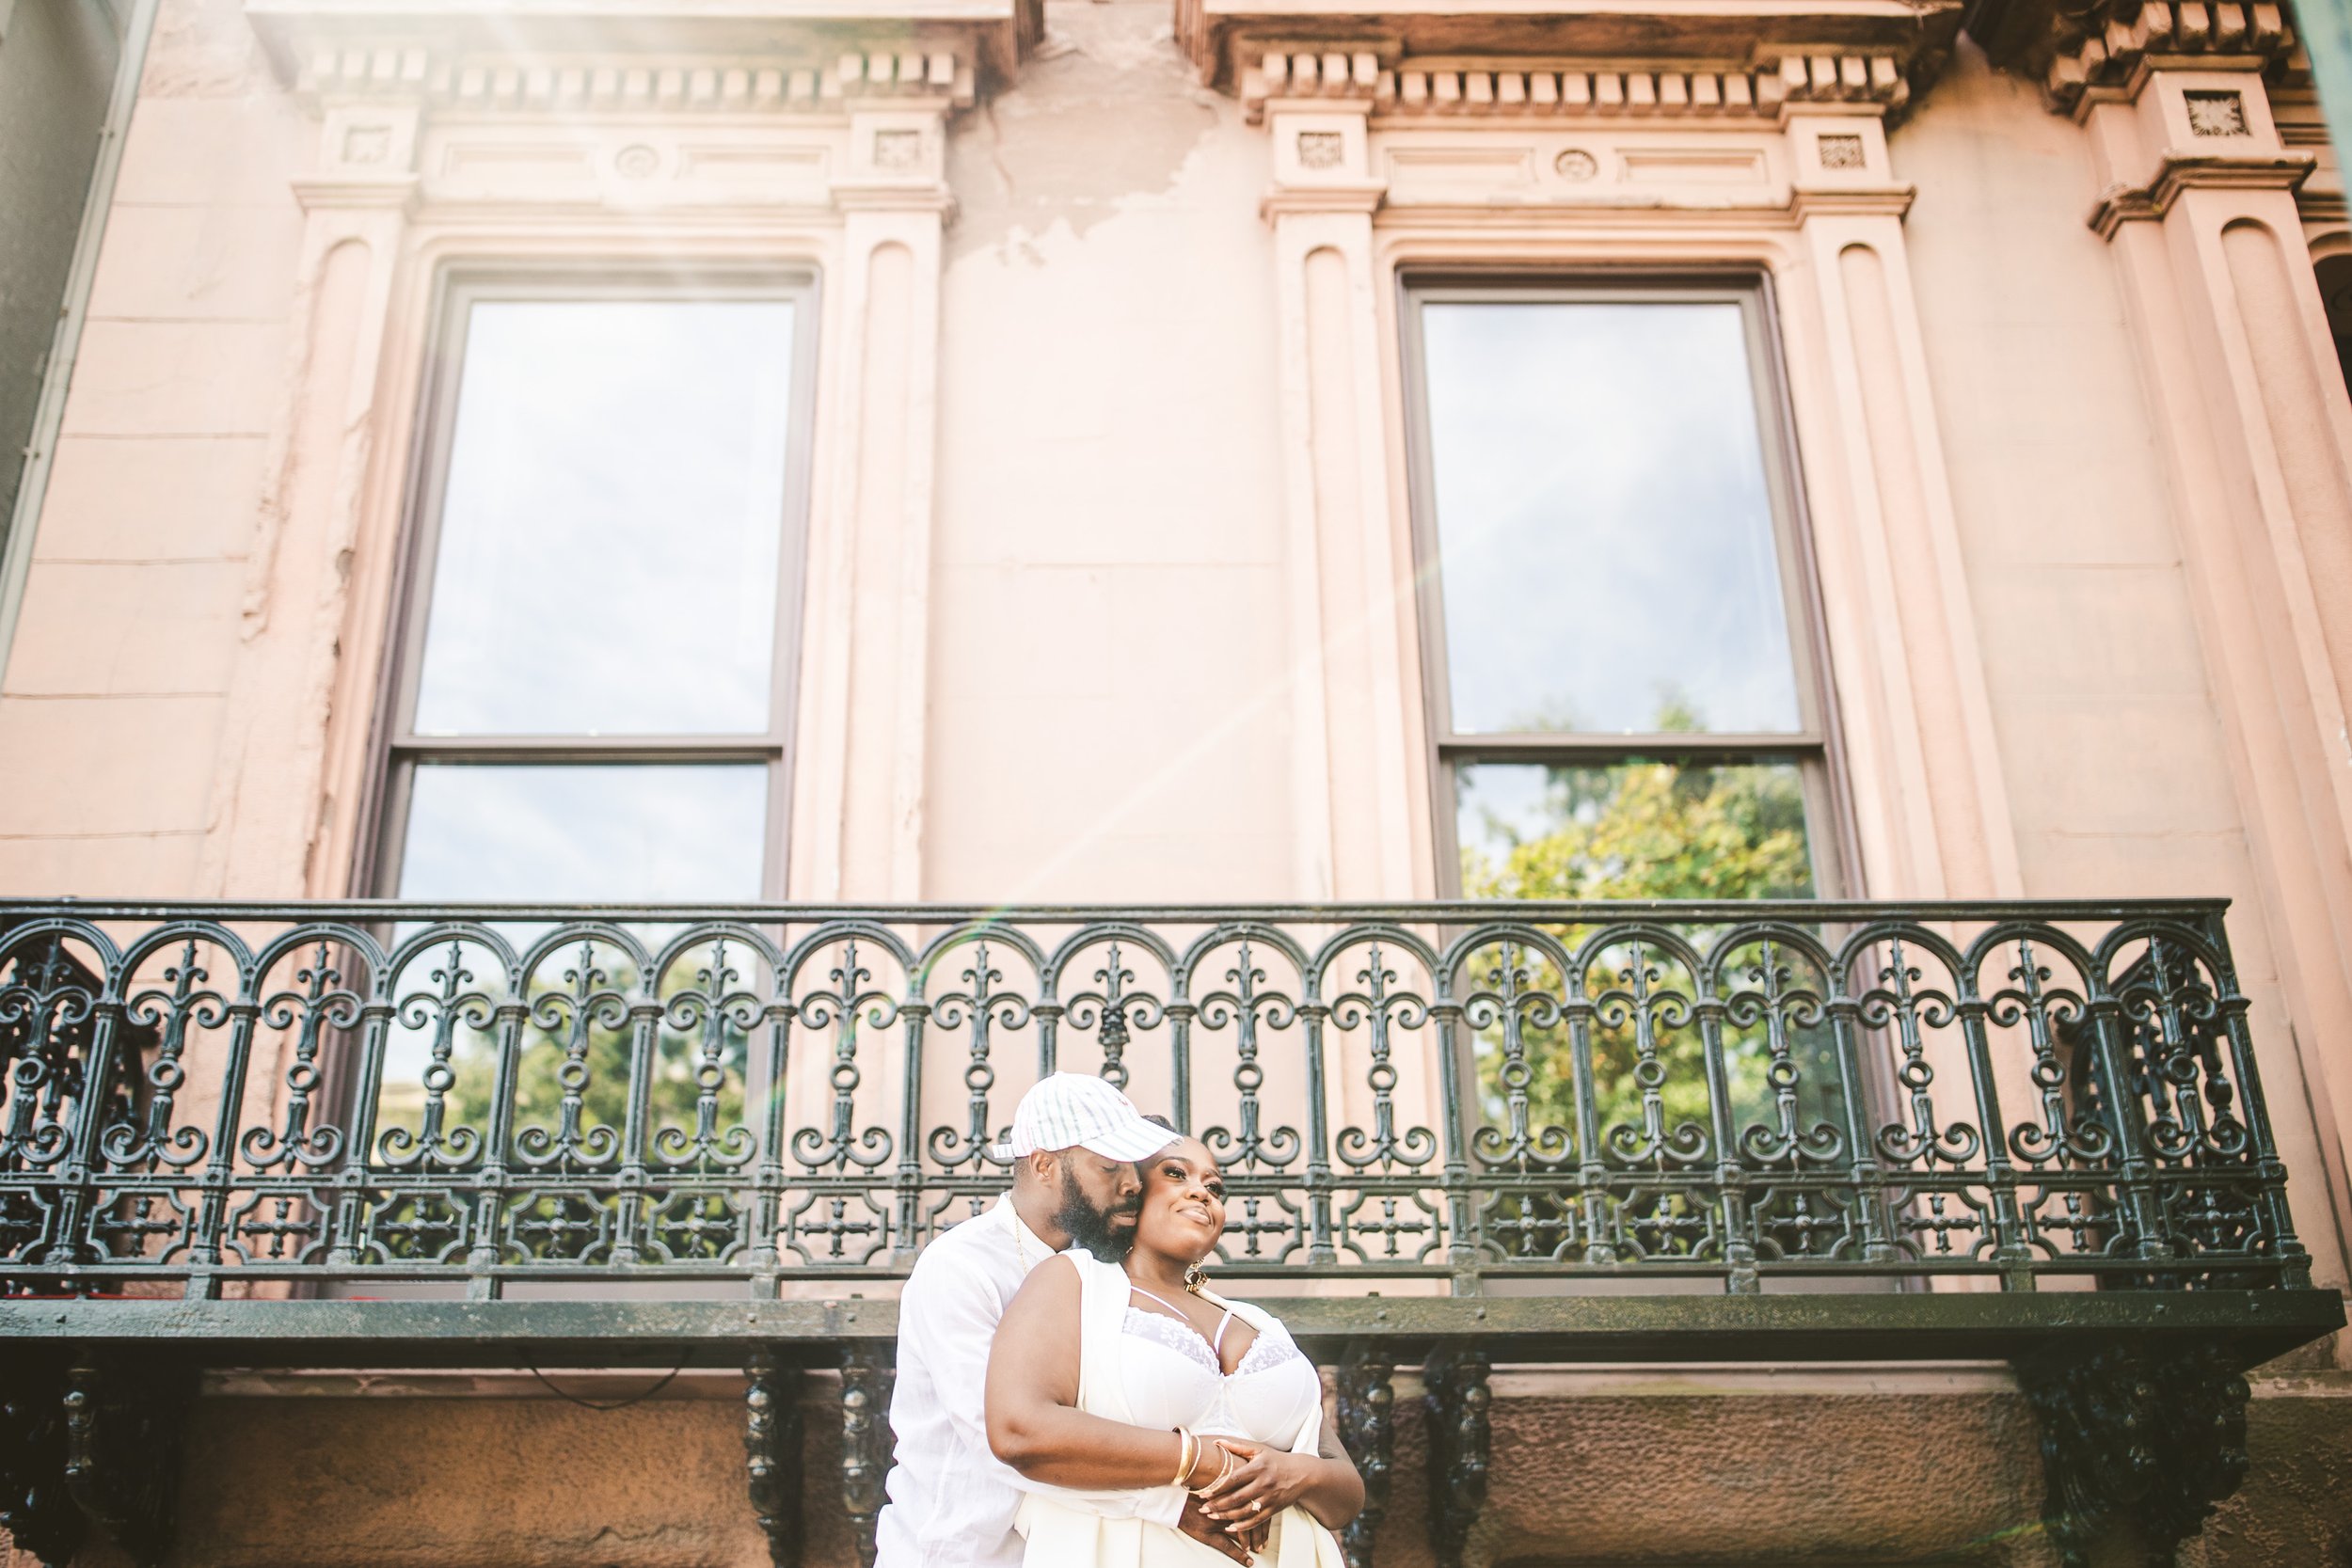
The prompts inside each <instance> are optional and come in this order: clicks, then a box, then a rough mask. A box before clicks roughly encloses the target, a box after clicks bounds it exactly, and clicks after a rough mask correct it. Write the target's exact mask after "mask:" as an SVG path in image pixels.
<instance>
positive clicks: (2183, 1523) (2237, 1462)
mask: <svg viewBox="0 0 2352 1568" xmlns="http://www.w3.org/2000/svg"><path fill="white" fill-rule="evenodd" d="M2017 1370H2018V1378H2019V1381H2020V1382H2021V1383H2022V1384H2023V1385H2024V1386H2025V1389H2026V1398H2027V1399H2028V1400H2029V1401H2031V1402H2032V1404H2033V1409H2034V1414H2035V1416H2036V1417H2038V1418H2040V1420H2041V1423H2042V1474H2043V1479H2044V1480H2045V1481H2047V1482H2048V1492H2047V1495H2046V1497H2045V1499H2044V1501H2043V1504H2042V1523H2043V1525H2044V1526H2045V1527H2046V1528H2047V1529H2048V1530H2049V1532H2050V1538H2051V1540H2052V1541H2053V1542H2054V1543H2055V1544H2057V1546H2058V1553H2059V1556H2060V1558H2061V1559H2062V1560H2063V1561H2064V1563H2065V1565H2066V1568H2090V1551H2091V1547H2092V1544H2093V1543H2094V1542H2096V1541H2098V1540H2099V1539H2100V1538H2101V1537H2102V1536H2104V1535H2105V1534H2106V1533H2107V1532H2108V1531H2110V1530H2112V1529H2115V1528H2124V1529H2127V1530H2130V1531H2133V1532H2136V1533H2137V1535H2138V1536H2139V1538H2140V1540H2141V1542H2142V1543H2144V1544H2145V1545H2146V1547H2147V1549H2148V1553H2149V1560H2150V1562H2151V1563H2152V1564H2153V1565H2154V1568H2170V1564H2171V1563H2172V1562H2173V1560H2174V1555H2175V1552H2176V1550H2177V1548H2178V1547H2179V1545H2180V1544H2181V1543H2182V1542H2184V1541H2186V1540H2188V1539H2189V1538H2190V1537H2191V1536H2194V1535H2196V1534H2197V1533H2198V1532H2199V1531H2200V1530H2201V1529H2203V1528H2204V1526H2205V1521H2206V1520H2207V1519H2208V1518H2210V1517H2211V1516H2212V1514H2213V1512H2214V1508H2215V1506H2216V1505H2217V1504H2218V1503H2220V1502H2221V1501H2222V1500H2223V1499H2224V1498H2226V1497H2229V1496H2230V1495H2231V1494H2232V1493H2233V1492H2235V1491H2236V1490H2237V1488H2238V1483H2239V1482H2240V1481H2243V1480H2245V1478H2246V1470H2247V1464H2248V1460H2247V1454H2246V1402H2247V1398H2248V1389H2247V1385H2246V1379H2245V1378H2244V1377H2243V1376H2242V1375H2240V1373H2239V1371H2238V1369H2237V1366H2236V1364H2235V1362H2234V1361H2233V1359H2232V1358H2231V1356H2230V1354H2229V1353H2228V1352H2227V1351H2226V1350H2225V1349H2223V1348H2222V1347H2220V1346H2218V1345H2198V1346H2193V1347H2187V1348H2169V1347H2157V1346H2140V1345H2135V1344H2125V1343H2110V1344H2107V1345H2105V1346H2102V1347H2101V1348H2100V1349H2098V1350H2096V1351H2094V1352H2092V1353H2091V1354H2090V1355H2088V1356H2077V1357H2075V1358H2073V1359H2069V1360H2064V1361H2059V1360H2055V1359H2040V1360H2033V1361H2026V1362H2021V1363H2020V1364H2019V1366H2018V1369H2017Z"/></svg>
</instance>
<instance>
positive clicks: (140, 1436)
mask: <svg viewBox="0 0 2352 1568" xmlns="http://www.w3.org/2000/svg"><path fill="white" fill-rule="evenodd" d="M65 1381H66V1392H65V1398H64V1406H65V1484H66V1490H67V1491H69V1492H71V1493H72V1495H73V1500H74V1502H76V1503H77V1504H79V1505H80V1507H81V1510H82V1512H83V1513H86V1514H87V1515H88V1516H89V1518H90V1520H91V1522H93V1523H95V1524H97V1525H99V1526H101V1527H102V1528H104V1529H105V1531H106V1533H107V1534H109V1535H111V1536H113V1537H114V1540H115V1544H117V1545H119V1546H120V1547H121V1548H122V1550H123V1552H124V1554H125V1555H127V1556H128V1557H129V1558H130V1559H131V1560H132V1561H133V1562H135V1563H136V1564H137V1565H138V1568H155V1565H156V1564H157V1563H159V1562H161V1561H162V1560H163V1559H164V1555H165V1553H166V1552H167V1551H168V1550H169V1549H170V1546H171V1538H172V1530H173V1526H174V1523H175V1521H174V1518H173V1511H174V1505H175V1504H176V1503H177V1502H178V1499H179V1495H180V1456H181V1448H182V1443H181V1439H182V1436H183V1432H184V1429H185V1426H186V1422H187V1413H188V1404H189V1402H190V1399H191V1397H192V1396H193V1395H194V1393H195V1387H194V1377H193V1374H192V1373H190V1372H189V1370H187V1369H186V1368H184V1367H170V1366H163V1365H149V1364H145V1363H141V1364H137V1365H133V1364H129V1363H123V1362H114V1361H97V1360H87V1361H83V1362H81V1363H79V1364H77V1365H75V1366H74V1367H73V1368H72V1369H71V1370H69V1371H68V1372H67V1373H66V1378H65Z"/></svg>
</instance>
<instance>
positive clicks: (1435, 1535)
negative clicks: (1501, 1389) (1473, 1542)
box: [1421, 1346, 1492, 1568]
mask: <svg viewBox="0 0 2352 1568" xmlns="http://www.w3.org/2000/svg"><path fill="white" fill-rule="evenodd" d="M1490 1370H1492V1369H1491V1367H1490V1366H1489V1364H1488V1362H1487V1360H1486V1352H1484V1351H1476V1350H1468V1349H1462V1348H1457V1347H1453V1346H1445V1347H1440V1348H1439V1349H1438V1350H1436V1351H1433V1352H1431V1353H1430V1355H1429V1359H1428V1360H1427V1361H1425V1362H1423V1363H1422V1372H1421V1376H1422V1387H1423V1388H1424V1389H1426V1390H1427V1392H1426V1393H1425V1394H1424V1395H1423V1396H1422V1402H1423V1404H1424V1406H1425V1408H1426V1409H1427V1411H1428V1422H1429V1549H1430V1551H1431V1552H1432V1553H1434V1554H1435V1555H1436V1557H1437V1560H1438V1568H1461V1564H1462V1549H1463V1547H1464V1546H1465V1545H1467V1544H1469V1542H1470V1529H1471V1527H1473V1526H1474V1525H1476V1524H1477V1523H1478V1513H1479V1510H1481V1509H1482V1508H1484V1507H1486V1460H1487V1451H1488V1448H1489V1446H1490V1442H1491V1439H1492V1433H1491V1431H1490V1429H1489V1426H1488V1423H1487V1418H1486V1415H1487V1406H1488V1404H1489V1403H1490V1402H1491V1400H1492V1395H1491V1393H1490V1392H1489V1390H1488V1389H1487V1386H1486V1377H1487V1373H1488V1372H1489V1371H1490Z"/></svg>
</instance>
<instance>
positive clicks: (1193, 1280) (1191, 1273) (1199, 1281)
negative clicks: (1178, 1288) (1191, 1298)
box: [1184, 1259, 1209, 1296]
mask: <svg viewBox="0 0 2352 1568" xmlns="http://www.w3.org/2000/svg"><path fill="white" fill-rule="evenodd" d="M1208 1282H1209V1271H1208V1270H1206V1269H1204V1268H1202V1267H1201V1266H1200V1259H1194V1260H1193V1261H1192V1262H1190V1263H1189V1264H1187V1265H1185V1267H1184V1289H1185V1290H1187V1291H1191V1292H1192V1293H1193V1294H1194V1295H1196V1296H1197V1295H1199V1294H1200V1290H1201V1287H1202V1286H1204V1285H1206V1284H1208Z"/></svg>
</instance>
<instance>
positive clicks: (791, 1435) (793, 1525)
mask: <svg viewBox="0 0 2352 1568" xmlns="http://www.w3.org/2000/svg"><path fill="white" fill-rule="evenodd" d="M744 1371H745V1373H746V1374H747V1376H748V1377H749V1379H750V1381H749V1383H748V1385H747V1386H745V1388H744V1390H743V1462H744V1468H745V1471H746V1473H747V1476H748V1479H749V1481H750V1483H751V1496H752V1512H753V1513H754V1514H755V1515H756V1516H757V1517H758V1519H759V1528H760V1533H762V1534H763V1535H765V1536H767V1537H768V1560H769V1561H770V1562H771V1563H773V1564H774V1565H775V1568H798V1564H799V1562H800V1560H801V1401H800V1381H801V1379H800V1372H799V1370H797V1369H795V1368H793V1367H790V1366H787V1365H785V1364H783V1363H781V1362H779V1361H778V1360H777V1359H776V1357H775V1355H774V1354H773V1353H772V1352H771V1351H768V1350H765V1349H760V1350H755V1351H753V1352H752V1354H751V1357H750V1359H749V1361H748V1363H747V1364H746V1366H745V1368H744Z"/></svg>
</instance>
